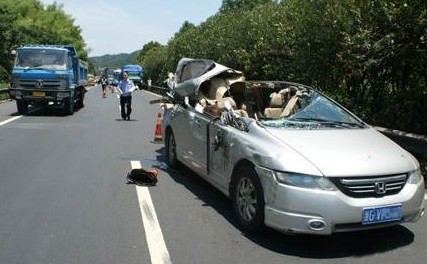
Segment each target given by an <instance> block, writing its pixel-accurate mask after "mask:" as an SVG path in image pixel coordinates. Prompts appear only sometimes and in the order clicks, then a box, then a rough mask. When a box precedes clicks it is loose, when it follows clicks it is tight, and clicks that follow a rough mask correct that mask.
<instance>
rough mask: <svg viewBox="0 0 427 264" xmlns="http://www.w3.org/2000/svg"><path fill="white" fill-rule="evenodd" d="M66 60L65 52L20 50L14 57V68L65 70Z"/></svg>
mask: <svg viewBox="0 0 427 264" xmlns="http://www.w3.org/2000/svg"><path fill="white" fill-rule="evenodd" d="M66 59H67V53H66V51H65V50H51V49H22V50H20V51H19V52H18V55H17V57H16V60H15V67H23V68H28V69H34V68H35V69H48V70H65V69H66V61H67V60H66Z"/></svg>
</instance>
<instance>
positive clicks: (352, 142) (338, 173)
mask: <svg viewBox="0 0 427 264" xmlns="http://www.w3.org/2000/svg"><path fill="white" fill-rule="evenodd" d="M170 79H171V81H170V82H168V83H169V84H170V92H169V93H168V95H169V96H168V97H165V98H164V99H163V101H164V102H167V103H169V104H166V107H165V112H164V117H163V121H164V123H163V129H164V134H163V135H164V141H165V142H164V143H165V147H166V161H167V164H168V165H169V166H170V167H176V166H177V165H178V164H184V165H185V166H186V167H188V168H190V169H191V170H193V171H194V172H196V173H197V174H198V175H200V176H201V177H203V178H204V179H205V180H207V181H208V182H209V183H211V184H212V185H213V186H215V187H216V188H217V189H218V190H220V191H221V192H223V193H224V194H225V195H226V196H228V197H229V198H230V199H231V202H232V205H233V210H234V213H235V216H236V219H237V222H238V223H239V225H240V227H241V228H242V229H243V230H246V231H256V230H258V229H259V228H260V227H262V226H263V225H267V226H269V227H271V228H274V229H276V230H278V231H280V232H285V233H307V234H319V235H330V234H332V233H336V232H345V231H354V230H366V229H373V228H380V227H385V226H390V225H396V224H400V223H403V222H416V221H418V219H419V218H420V217H421V216H422V215H423V214H424V212H425V209H424V194H425V191H424V180H423V177H422V175H421V172H420V165H419V163H418V161H417V160H416V159H415V158H414V157H413V156H412V155H411V154H410V153H408V152H407V151H405V150H404V149H402V148H401V147H399V146H398V145H397V144H395V143H394V142H393V141H391V140H390V139H388V138H387V137H385V136H383V135H382V134H381V133H379V132H378V131H376V130H375V129H374V128H372V127H370V126H369V125H368V124H366V123H365V122H363V121H362V120H361V119H359V118H358V117H356V116H355V115H354V114H352V113H351V112H349V111H348V110H346V109H345V108H344V107H342V106H341V105H339V104H338V103H337V102H335V101H333V100H332V99H330V98H328V97H327V96H326V95H324V94H322V93H321V92H319V91H317V90H315V89H313V88H311V87H308V86H305V85H302V84H298V83H291V82H284V81H246V80H245V79H244V75H243V73H241V72H239V71H236V70H234V69H231V68H228V67H226V66H223V65H220V64H218V63H216V62H214V61H211V60H204V59H201V60H197V59H186V58H185V59H182V60H181V61H180V62H179V63H178V66H177V69H176V72H175V74H174V75H173V76H171V78H170Z"/></svg>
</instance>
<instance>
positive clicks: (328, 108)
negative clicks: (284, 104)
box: [259, 90, 366, 129]
mask: <svg viewBox="0 0 427 264" xmlns="http://www.w3.org/2000/svg"><path fill="white" fill-rule="evenodd" d="M259 121H260V122H261V123H262V124H263V125H265V126H268V127H276V128H287V129H323V128H364V127H366V125H365V124H364V123H363V122H362V121H360V120H359V119H357V118H356V117H355V116H353V115H352V114H350V113H349V112H347V111H346V110H345V109H343V108H342V107H340V106H339V105H338V104H336V103H334V102H333V101H331V100H330V99H328V98H326V97H325V96H323V95H322V94H320V93H317V92H316V91H313V90H307V91H304V92H303V93H297V94H296V96H295V100H294V106H293V109H292V111H290V114H289V115H287V116H282V117H280V118H274V119H271V118H265V117H264V118H261V119H260V120H259Z"/></svg>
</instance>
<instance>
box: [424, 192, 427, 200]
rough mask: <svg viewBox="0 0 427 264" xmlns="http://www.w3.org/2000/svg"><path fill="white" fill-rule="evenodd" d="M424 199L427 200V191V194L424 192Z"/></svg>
mask: <svg viewBox="0 0 427 264" xmlns="http://www.w3.org/2000/svg"><path fill="white" fill-rule="evenodd" d="M424 200H426V201H427V193H426V194H424Z"/></svg>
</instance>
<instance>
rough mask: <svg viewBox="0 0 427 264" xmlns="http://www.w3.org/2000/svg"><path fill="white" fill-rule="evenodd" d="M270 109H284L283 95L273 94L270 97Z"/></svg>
mask: <svg viewBox="0 0 427 264" xmlns="http://www.w3.org/2000/svg"><path fill="white" fill-rule="evenodd" d="M270 97H271V99H270V107H277V108H279V107H282V106H283V103H284V101H283V95H282V94H281V93H272V94H271V95H270Z"/></svg>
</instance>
